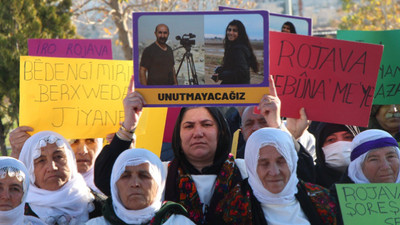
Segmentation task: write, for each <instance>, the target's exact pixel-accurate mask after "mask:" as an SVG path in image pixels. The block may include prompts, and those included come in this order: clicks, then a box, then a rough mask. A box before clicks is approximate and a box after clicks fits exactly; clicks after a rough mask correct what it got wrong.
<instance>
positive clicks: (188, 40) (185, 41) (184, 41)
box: [175, 33, 196, 51]
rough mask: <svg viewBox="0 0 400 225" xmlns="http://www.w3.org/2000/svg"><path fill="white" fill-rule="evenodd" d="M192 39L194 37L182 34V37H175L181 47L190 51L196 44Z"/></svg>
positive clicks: (190, 34)
mask: <svg viewBox="0 0 400 225" xmlns="http://www.w3.org/2000/svg"><path fill="white" fill-rule="evenodd" d="M193 38H196V35H195V34H192V33H189V34H183V35H182V36H179V35H178V36H176V37H175V39H176V40H177V41H179V44H180V45H182V46H183V47H184V48H185V49H187V48H189V49H190V48H191V47H192V45H195V44H196V40H194V39H193ZM189 51H190V50H189Z"/></svg>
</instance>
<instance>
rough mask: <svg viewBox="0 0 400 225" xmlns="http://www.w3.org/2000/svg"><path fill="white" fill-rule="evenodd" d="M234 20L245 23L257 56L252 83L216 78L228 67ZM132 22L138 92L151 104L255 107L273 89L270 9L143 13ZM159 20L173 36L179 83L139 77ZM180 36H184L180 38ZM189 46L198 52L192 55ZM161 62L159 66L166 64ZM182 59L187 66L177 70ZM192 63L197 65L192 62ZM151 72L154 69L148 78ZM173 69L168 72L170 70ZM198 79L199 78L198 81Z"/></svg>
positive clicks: (133, 17)
mask: <svg viewBox="0 0 400 225" xmlns="http://www.w3.org/2000/svg"><path fill="white" fill-rule="evenodd" d="M232 20H239V21H241V22H242V23H243V25H244V27H245V29H246V33H247V36H248V39H249V42H250V44H251V45H252V46H253V47H252V48H253V50H254V55H255V56H256V57H257V61H258V67H259V71H258V73H255V72H254V71H253V69H249V70H250V77H251V79H250V83H229V84H220V83H221V80H218V81H217V82H215V81H214V80H213V79H212V75H213V74H215V73H216V72H215V71H217V70H216V68H217V67H215V66H222V65H221V64H222V62H223V61H222V59H223V56H224V44H223V43H224V39H225V38H226V37H225V34H226V29H227V28H228V26H227V25H228V23H229V22H230V21H232ZM132 22H133V64H134V81H135V91H138V92H139V93H140V94H142V96H143V97H144V99H145V101H146V106H149V107H170V106H227V105H229V106H232V105H254V104H258V102H259V101H260V99H261V97H262V96H263V95H264V94H268V93H269V88H268V86H269V84H268V75H269V45H268V43H269V13H268V11H265V10H263V11H210V12H161V13H160V12H158V13H155V12H143V13H133V14H132ZM159 24H165V25H167V27H168V31H169V37H168V41H167V42H166V44H167V45H168V46H170V47H171V49H172V51H173V54H174V68H175V74H177V76H176V77H177V81H178V85H174V84H171V83H168V84H160V85H157V84H155V85H154V84H153V85H143V84H142V83H141V82H140V79H139V77H140V76H139V74H140V70H141V69H143V68H145V67H144V66H143V67H141V61H142V55H143V52H144V49H145V48H147V47H148V46H149V45H152V44H153V43H155V40H156V38H157V37H156V35H155V29H156V27H157V25H159ZM175 35H176V36H179V38H175ZM174 39H177V40H174ZM178 39H180V40H178ZM182 40H183V41H182ZM179 45H181V46H179ZM188 46H189V53H190V54H191V55H192V56H186V53H187V52H188V50H187V47H188ZM260 46H261V47H260ZM157 47H158V46H157ZM179 51H180V52H179ZM265 53H268V54H265ZM190 54H189V55H190ZM146 55H148V54H147V53H146ZM235 55H236V54H235ZM167 58H169V56H167ZM190 58H192V59H190ZM155 61H156V65H160V63H162V64H164V62H165V60H164V61H160V60H158V61H157V60H155ZM182 61H183V62H182ZM181 62H182V64H183V65H182V66H181V67H182V68H180V70H179V73H177V72H178V68H179V65H180V64H181ZM192 64H194V66H190V65H192ZM188 65H189V66H188ZM193 67H194V68H196V71H195V73H193V72H192V71H191V68H193ZM188 68H189V69H188ZM146 70H147V68H145V71H146ZM158 71H163V72H164V71H166V70H163V69H161V70H160V69H159V70H158ZM148 72H149V70H147V80H148ZM168 73H169V72H168V71H167V72H166V74H168ZM185 73H186V74H185ZM193 74H196V76H193ZM166 76H168V75H166ZM194 77H196V78H197V83H196V82H195V81H196V80H195V79H194ZM162 79H164V78H162ZM156 82H157V79H156ZM222 82H223V81H222Z"/></svg>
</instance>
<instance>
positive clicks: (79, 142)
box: [71, 138, 99, 173]
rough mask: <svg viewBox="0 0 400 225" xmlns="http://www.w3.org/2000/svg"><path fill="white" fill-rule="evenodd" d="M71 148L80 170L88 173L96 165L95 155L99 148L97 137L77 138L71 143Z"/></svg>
mask: <svg viewBox="0 0 400 225" xmlns="http://www.w3.org/2000/svg"><path fill="white" fill-rule="evenodd" d="M71 148H72V150H74V153H75V158H76V164H77V166H78V172H79V173H86V172H87V171H89V170H90V169H91V168H92V167H93V165H94V161H95V159H96V158H95V155H96V153H97V151H98V148H99V146H98V144H97V141H96V139H93V138H88V139H75V140H74V141H73V142H72V143H71Z"/></svg>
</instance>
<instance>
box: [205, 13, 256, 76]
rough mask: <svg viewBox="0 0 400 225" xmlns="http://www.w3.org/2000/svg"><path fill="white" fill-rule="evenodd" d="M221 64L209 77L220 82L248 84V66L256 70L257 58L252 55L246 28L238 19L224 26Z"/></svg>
mask: <svg viewBox="0 0 400 225" xmlns="http://www.w3.org/2000/svg"><path fill="white" fill-rule="evenodd" d="M224 49H225V52H224V58H223V65H222V66H221V67H217V68H216V69H215V74H214V75H213V76H212V77H211V78H212V79H213V80H214V81H215V82H217V81H219V80H222V82H221V84H250V68H252V69H253V71H254V72H256V73H257V72H258V63H257V58H256V56H255V55H254V52H253V48H252V47H251V44H250V40H249V37H248V36H247V32H246V28H245V27H244V25H243V23H242V22H240V21H239V20H232V21H231V22H230V23H229V24H228V26H227V27H226V33H225V39H224Z"/></svg>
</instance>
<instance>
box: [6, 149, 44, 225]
mask: <svg viewBox="0 0 400 225" xmlns="http://www.w3.org/2000/svg"><path fill="white" fill-rule="evenodd" d="M5 176H9V177H16V178H17V180H19V181H21V182H22V189H23V192H24V194H23V196H22V199H21V203H20V204H19V205H18V206H17V207H15V208H13V209H11V210H8V211H0V225H21V224H32V225H42V224H44V223H43V222H41V221H40V220H38V219H36V218H34V217H31V216H24V211H25V200H26V196H27V193H28V188H29V176H28V171H27V169H26V167H25V165H24V164H23V163H22V162H21V161H19V160H17V159H14V158H11V157H7V156H1V157H0V180H1V179H3V178H5Z"/></svg>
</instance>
